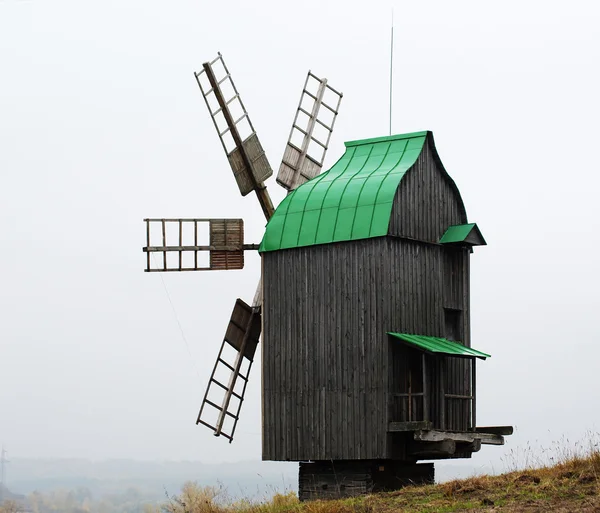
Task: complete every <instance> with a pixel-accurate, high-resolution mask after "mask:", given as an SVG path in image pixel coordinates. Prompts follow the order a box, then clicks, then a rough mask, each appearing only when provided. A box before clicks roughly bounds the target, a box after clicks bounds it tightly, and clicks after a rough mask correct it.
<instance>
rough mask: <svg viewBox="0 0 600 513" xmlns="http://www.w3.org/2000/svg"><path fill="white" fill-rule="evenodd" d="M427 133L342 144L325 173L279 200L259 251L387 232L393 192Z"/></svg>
mask: <svg viewBox="0 0 600 513" xmlns="http://www.w3.org/2000/svg"><path fill="white" fill-rule="evenodd" d="M429 134H430V132H414V133H410V134H400V135H392V136H389V137H378V138H375V139H364V140H360V141H350V142H347V143H345V144H346V152H345V153H344V155H342V157H341V158H340V159H339V160H338V161H337V162H336V163H335V164H334V166H333V167H332V168H331V169H330V170H329V171H327V172H325V173H322V174H321V175H319V176H317V177H315V178H313V179H312V180H309V181H308V182H306V183H304V184H302V185H301V186H300V187H298V188H296V189H295V190H294V191H292V192H291V193H290V194H288V195H287V196H286V197H285V198H284V200H283V201H282V202H281V203H280V205H279V206H278V207H277V209H276V210H275V213H274V214H273V217H271V219H270V220H269V223H268V224H267V228H266V230H265V235H264V237H263V240H262V243H261V245H260V248H259V252H261V253H262V252H266V251H277V250H280V249H288V248H297V247H303V246H312V245H315V244H329V243H332V242H342V241H349V240H358V239H367V238H371V237H381V236H385V235H387V233H388V228H389V224H390V216H391V214H392V204H393V201H394V196H395V194H396V190H397V189H398V186H399V185H400V181H401V180H402V178H403V177H404V175H405V174H406V172H407V171H408V170H409V169H410V168H411V167H412V166H413V165H414V164H415V162H416V161H417V158H418V157H419V155H420V154H421V151H423V146H424V144H425V140H426V139H427V137H428V135H429ZM429 136H430V135H429Z"/></svg>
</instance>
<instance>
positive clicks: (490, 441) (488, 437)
mask: <svg viewBox="0 0 600 513" xmlns="http://www.w3.org/2000/svg"><path fill="white" fill-rule="evenodd" d="M475 436H476V437H477V438H479V439H480V440H481V443H482V444H486V445H504V437H503V436H502V435H496V434H493V433H475Z"/></svg>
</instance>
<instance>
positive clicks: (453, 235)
mask: <svg viewBox="0 0 600 513" xmlns="http://www.w3.org/2000/svg"><path fill="white" fill-rule="evenodd" d="M472 232H474V233H473V236H471V237H470V240H467V238H468V237H469V235H471V233H472ZM456 242H468V243H472V244H473V245H485V244H486V242H485V239H484V238H483V235H482V234H481V231H480V230H479V227H478V226H477V224H475V223H470V224H457V225H454V226H450V227H449V228H448V229H447V230H446V231H445V232H444V235H442V238H441V239H440V244H450V243H456Z"/></svg>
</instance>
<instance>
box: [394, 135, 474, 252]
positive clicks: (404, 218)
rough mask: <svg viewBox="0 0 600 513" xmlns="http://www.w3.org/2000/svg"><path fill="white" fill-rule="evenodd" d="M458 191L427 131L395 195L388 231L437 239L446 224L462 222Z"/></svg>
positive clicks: (463, 220) (442, 232) (464, 217)
mask: <svg viewBox="0 0 600 513" xmlns="http://www.w3.org/2000/svg"><path fill="white" fill-rule="evenodd" d="M466 222H467V214H466V212H465V207H464V204H463V201H462V198H461V197H460V193H459V191H458V189H457V187H456V185H455V183H454V181H453V180H452V179H451V178H450V176H449V175H448V173H446V171H445V169H444V168H443V166H442V164H441V162H440V160H439V157H438V155H437V152H436V150H435V146H434V145H433V136H432V135H431V134H430V135H429V136H428V137H427V140H426V141H425V145H424V146H423V151H421V154H420V155H419V158H418V159H417V162H415V164H414V165H413V167H412V168H411V169H410V170H409V171H408V172H407V173H406V175H405V176H404V178H402V180H401V182H400V186H399V187H398V191H397V193H396V196H395V198H394V206H393V210H392V217H391V219H390V228H389V233H390V235H397V236H401V237H408V238H411V239H417V240H421V241H427V242H433V243H437V242H438V241H439V240H440V237H441V236H442V235H443V234H444V232H445V231H446V229H447V228H448V226H451V225H453V224H465V223H466Z"/></svg>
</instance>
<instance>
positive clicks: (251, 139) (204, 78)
mask: <svg viewBox="0 0 600 513" xmlns="http://www.w3.org/2000/svg"><path fill="white" fill-rule="evenodd" d="M202 67H203V69H202V71H200V72H198V73H194V75H195V76H196V81H197V82H198V86H199V87H200V91H201V92H202V96H203V97H204V101H205V102H206V106H207V107H208V111H209V112H210V116H211V118H212V120H213V123H214V125H215V128H216V129H217V133H218V134H219V139H220V140H221V144H222V145H223V149H224V150H225V153H226V154H227V158H228V159H229V164H230V166H231V169H232V171H233V175H234V176H235V180H236V182H237V185H238V187H239V189H240V193H241V194H242V196H246V195H247V194H248V193H250V192H252V191H255V192H256V195H257V196H258V200H259V202H260V204H261V207H262V209H263V212H264V214H265V216H266V218H267V220H268V219H270V218H271V216H272V215H273V211H274V209H273V203H272V202H271V198H270V197H269V194H268V193H267V189H266V187H265V185H264V181H265V180H266V179H267V178H269V177H270V176H271V175H272V174H273V170H272V168H271V165H270V164H269V161H268V160H267V156H266V155H265V152H264V150H263V148H262V145H261V144H260V141H259V139H258V136H257V135H256V130H255V129H254V126H253V125H252V122H251V121H250V117H249V116H248V112H247V111H246V107H245V106H244V103H243V102H242V98H241V97H240V94H239V92H238V90H237V88H236V87H235V84H234V83H233V80H232V78H231V74H230V73H229V70H228V69H227V66H226V65H225V61H224V60H223V57H222V55H221V54H220V53H219V55H218V57H217V58H216V59H214V60H213V61H211V62H205V63H204V64H203V65H202Z"/></svg>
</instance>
